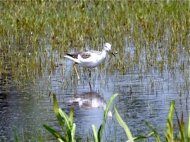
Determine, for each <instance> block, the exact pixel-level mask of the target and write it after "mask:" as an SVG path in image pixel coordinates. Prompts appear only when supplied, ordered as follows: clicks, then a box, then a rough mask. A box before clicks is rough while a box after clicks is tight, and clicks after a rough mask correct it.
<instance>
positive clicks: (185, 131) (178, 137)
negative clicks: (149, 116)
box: [146, 101, 190, 142]
mask: <svg viewBox="0 0 190 142" xmlns="http://www.w3.org/2000/svg"><path fill="white" fill-rule="evenodd" d="M174 111H175V114H176V117H177V124H178V129H175V128H174V124H173V117H174ZM182 116H183V115H182ZM146 125H147V126H148V127H149V128H150V129H151V131H152V132H153V135H154V138H155V141H156V142H161V139H162V140H163V138H162V137H161V136H160V135H159V134H158V132H157V130H156V128H154V127H153V126H152V125H150V124H149V123H148V122H146ZM165 140H166V141H167V142H178V141H180V142H188V141H189V140H190V116H189V118H188V124H187V125H185V122H184V120H183V117H182V118H181V119H180V118H179V117H178V115H177V111H176V110H175V101H172V102H171V103H170V108H169V111H168V117H167V123H166V132H165Z"/></svg>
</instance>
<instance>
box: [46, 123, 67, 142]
mask: <svg viewBox="0 0 190 142" xmlns="http://www.w3.org/2000/svg"><path fill="white" fill-rule="evenodd" d="M43 126H44V127H45V128H46V130H48V131H49V132H50V133H51V134H52V135H53V136H54V137H55V138H56V139H59V141H60V142H62V141H65V139H64V138H63V137H62V136H61V134H60V133H59V132H57V131H56V130H54V129H52V128H51V127H50V126H48V125H45V124H44V125H43Z"/></svg>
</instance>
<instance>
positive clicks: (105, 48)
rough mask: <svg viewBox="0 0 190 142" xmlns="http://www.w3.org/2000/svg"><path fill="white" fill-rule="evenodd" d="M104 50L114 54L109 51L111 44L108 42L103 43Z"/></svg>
mask: <svg viewBox="0 0 190 142" xmlns="http://www.w3.org/2000/svg"><path fill="white" fill-rule="evenodd" d="M104 50H105V51H107V52H110V53H111V54H112V55H114V56H115V54H114V53H113V52H112V51H111V44H110V43H105V44H104Z"/></svg>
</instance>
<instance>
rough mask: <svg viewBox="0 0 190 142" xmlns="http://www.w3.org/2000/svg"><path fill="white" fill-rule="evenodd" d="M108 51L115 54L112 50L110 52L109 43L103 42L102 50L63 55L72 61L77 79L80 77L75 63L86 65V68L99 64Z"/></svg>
mask: <svg viewBox="0 0 190 142" xmlns="http://www.w3.org/2000/svg"><path fill="white" fill-rule="evenodd" d="M108 52H110V53H111V54H112V55H114V56H115V54H114V53H113V52H111V44H110V43H105V44H104V46H103V49H102V51H94V50H90V51H85V52H79V53H67V54H66V55H65V56H64V57H65V58H68V59H70V60H72V61H74V64H73V67H74V70H75V72H76V74H77V77H78V79H80V77H79V74H78V71H77V68H76V65H77V64H78V65H79V66H82V67H86V68H94V67H97V66H98V65H99V64H101V63H102V62H103V61H104V59H105V58H106V55H107V53H108Z"/></svg>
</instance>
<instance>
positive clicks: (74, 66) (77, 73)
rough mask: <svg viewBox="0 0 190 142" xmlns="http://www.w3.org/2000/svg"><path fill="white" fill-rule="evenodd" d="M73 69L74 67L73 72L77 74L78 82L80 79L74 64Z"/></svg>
mask: <svg viewBox="0 0 190 142" xmlns="http://www.w3.org/2000/svg"><path fill="white" fill-rule="evenodd" d="M73 67H74V70H75V72H76V74H77V78H78V80H79V79H80V76H79V74H78V71H77V68H76V64H75V63H74V65H73Z"/></svg>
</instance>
